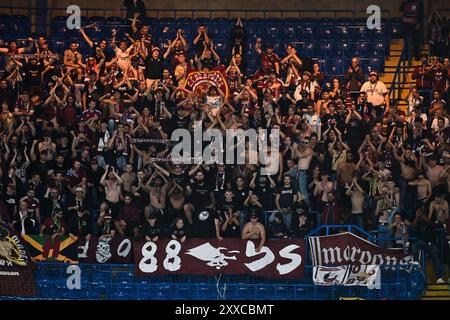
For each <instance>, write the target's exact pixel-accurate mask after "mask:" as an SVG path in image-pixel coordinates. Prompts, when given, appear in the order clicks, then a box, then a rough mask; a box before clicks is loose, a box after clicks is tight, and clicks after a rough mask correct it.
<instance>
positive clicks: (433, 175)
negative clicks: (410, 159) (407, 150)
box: [421, 153, 445, 193]
mask: <svg viewBox="0 0 450 320" xmlns="http://www.w3.org/2000/svg"><path fill="white" fill-rule="evenodd" d="M421 162H422V166H423V168H424V169H425V172H426V174H427V178H428V180H430V183H431V188H432V189H433V193H437V192H442V191H444V190H445V179H444V178H443V177H442V176H441V174H442V172H443V171H444V167H443V166H441V165H438V164H437V159H436V157H430V158H429V159H428V163H427V160H426V159H425V156H424V154H423V153H422V154H421Z"/></svg>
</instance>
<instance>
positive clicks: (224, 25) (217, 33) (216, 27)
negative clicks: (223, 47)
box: [208, 18, 230, 39]
mask: <svg viewBox="0 0 450 320" xmlns="http://www.w3.org/2000/svg"><path fill="white" fill-rule="evenodd" d="M229 31H230V30H229V21H228V19H226V18H216V19H213V20H212V22H211V30H209V32H208V33H209V34H210V35H211V36H212V37H213V39H217V38H220V39H227V38H229V37H230V34H229Z"/></svg>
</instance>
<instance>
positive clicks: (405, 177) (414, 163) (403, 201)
mask: <svg viewBox="0 0 450 320" xmlns="http://www.w3.org/2000/svg"><path fill="white" fill-rule="evenodd" d="M387 143H389V144H391V145H392V148H393V150H394V157H395V159H396V160H397V161H399V163H400V169H401V177H400V179H399V187H400V208H401V209H402V210H403V211H404V212H406V217H407V218H410V217H412V216H413V215H414V214H415V208H413V207H412V206H413V204H414V203H415V200H414V199H415V191H416V190H415V189H414V187H413V186H409V185H408V183H409V182H410V181H413V180H414V179H415V178H416V173H417V168H418V160H417V158H416V156H415V155H414V154H413V152H412V149H411V147H406V148H402V149H403V154H402V155H401V156H399V155H398V152H397V147H395V146H394V144H393V143H392V142H391V141H388V142H387Z"/></svg>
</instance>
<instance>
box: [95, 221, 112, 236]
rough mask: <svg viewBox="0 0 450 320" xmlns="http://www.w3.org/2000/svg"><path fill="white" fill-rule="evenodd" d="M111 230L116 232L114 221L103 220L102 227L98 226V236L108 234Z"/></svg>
mask: <svg viewBox="0 0 450 320" xmlns="http://www.w3.org/2000/svg"><path fill="white" fill-rule="evenodd" d="M112 230H116V227H115V225H114V221H113V220H112V219H110V220H109V221H107V220H104V221H103V223H102V225H101V226H100V233H99V236H102V235H106V234H109V233H110V232H111V231H112Z"/></svg>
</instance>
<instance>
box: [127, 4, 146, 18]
mask: <svg viewBox="0 0 450 320" xmlns="http://www.w3.org/2000/svg"><path fill="white" fill-rule="evenodd" d="M123 6H124V7H126V8H127V18H128V19H130V20H131V19H132V18H133V17H134V15H135V14H136V13H139V15H140V16H141V18H145V17H146V16H147V12H146V10H145V3H144V1H143V0H124V1H123Z"/></svg>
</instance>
